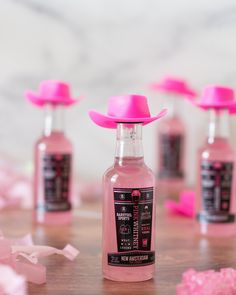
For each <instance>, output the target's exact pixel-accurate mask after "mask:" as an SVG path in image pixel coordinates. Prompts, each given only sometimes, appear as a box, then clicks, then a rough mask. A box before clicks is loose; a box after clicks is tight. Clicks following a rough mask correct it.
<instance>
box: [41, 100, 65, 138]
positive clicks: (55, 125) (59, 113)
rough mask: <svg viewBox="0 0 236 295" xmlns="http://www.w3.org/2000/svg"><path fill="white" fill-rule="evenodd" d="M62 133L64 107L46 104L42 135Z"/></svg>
mask: <svg viewBox="0 0 236 295" xmlns="http://www.w3.org/2000/svg"><path fill="white" fill-rule="evenodd" d="M63 132H64V107H63V106H61V105H52V104H47V105H46V106H45V115H44V131H43V133H44V135H45V136H50V135H51V134H52V133H63Z"/></svg>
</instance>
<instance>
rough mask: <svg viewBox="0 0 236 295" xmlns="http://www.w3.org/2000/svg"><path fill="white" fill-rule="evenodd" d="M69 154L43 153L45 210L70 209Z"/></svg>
mask: <svg viewBox="0 0 236 295" xmlns="http://www.w3.org/2000/svg"><path fill="white" fill-rule="evenodd" d="M70 174H71V155H70V154H45V155H44V156H43V178H44V196H45V210H46V211H50V212H55V211H57V212H58V211H68V210H70V209H71V203H70V199H69V194H70V177H71V175H70Z"/></svg>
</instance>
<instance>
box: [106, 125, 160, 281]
mask: <svg viewBox="0 0 236 295" xmlns="http://www.w3.org/2000/svg"><path fill="white" fill-rule="evenodd" d="M103 185H104V200H103V239H102V241H103V253H102V254H103V260H102V262H103V274H104V277H105V278H107V279H110V280H114V281H127V282H135V281H144V280H148V279H151V278H152V277H153V274H154V270H155V234H156V231H155V228H156V219H155V218H156V205H155V176H154V174H153V172H152V171H151V169H150V168H148V167H147V166H146V164H145V163H144V158H143V147H142V124H141V123H140V124H134V123H129V124H127V123H125V124H124V123H119V124H117V142H116V154H115V161H114V165H113V166H112V167H111V168H110V169H108V170H107V171H106V172H105V174H104V178H103Z"/></svg>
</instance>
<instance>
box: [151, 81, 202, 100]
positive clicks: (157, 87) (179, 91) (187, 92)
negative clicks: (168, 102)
mask: <svg viewBox="0 0 236 295" xmlns="http://www.w3.org/2000/svg"><path fill="white" fill-rule="evenodd" d="M150 88H151V89H152V90H159V91H162V92H171V93H175V94H182V95H186V96H191V97H195V96H197V93H196V92H195V91H194V90H191V89H189V88H179V89H175V88H173V87H168V86H167V85H163V84H158V83H153V84H151V85H150Z"/></svg>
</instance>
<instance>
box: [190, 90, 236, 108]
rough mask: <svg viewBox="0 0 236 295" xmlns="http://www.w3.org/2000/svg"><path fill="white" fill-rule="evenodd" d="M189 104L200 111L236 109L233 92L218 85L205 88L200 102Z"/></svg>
mask: <svg viewBox="0 0 236 295" xmlns="http://www.w3.org/2000/svg"><path fill="white" fill-rule="evenodd" d="M191 102H192V103H193V104H194V105H196V106H198V107H200V108H202V109H211V108H213V109H228V110H229V111H230V110H231V111H233V110H234V109H236V100H235V99H234V90H233V89H232V88H229V87H222V86H218V85H211V86H206V87H205V88H204V90H203V93H202V96H201V98H200V100H198V101H196V100H195V101H191Z"/></svg>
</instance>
